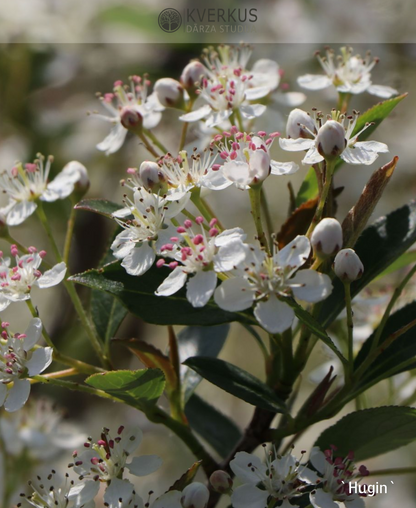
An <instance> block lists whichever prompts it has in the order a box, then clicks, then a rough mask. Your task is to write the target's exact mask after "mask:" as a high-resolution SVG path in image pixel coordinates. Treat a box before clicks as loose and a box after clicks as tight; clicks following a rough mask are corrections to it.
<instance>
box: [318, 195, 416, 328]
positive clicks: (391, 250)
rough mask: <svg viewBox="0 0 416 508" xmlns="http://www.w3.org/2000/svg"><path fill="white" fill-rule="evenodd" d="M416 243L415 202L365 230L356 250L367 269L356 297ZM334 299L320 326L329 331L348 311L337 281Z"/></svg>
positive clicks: (354, 292) (324, 310) (326, 303)
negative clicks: (338, 317) (344, 310)
mask: <svg viewBox="0 0 416 508" xmlns="http://www.w3.org/2000/svg"><path fill="white" fill-rule="evenodd" d="M415 241H416V202H414V201H411V202H410V203H409V204H407V205H405V206H403V207H401V208H399V209H397V210H395V211H394V212H391V213H390V214H388V215H387V216H385V217H381V218H380V219H378V220H377V221H376V222H375V223H374V224H373V225H371V226H369V227H368V228H366V229H365V230H364V231H363V233H362V235H361V236H360V238H359V239H358V241H357V243H356V244H355V247H354V250H355V252H356V253H357V254H358V256H359V257H360V259H361V261H362V263H363V265H364V273H363V276H362V277H361V279H358V280H357V281H355V282H353V283H352V284H351V294H352V296H353V297H354V296H355V295H357V294H358V293H359V292H360V291H361V290H362V289H363V288H364V287H365V286H367V285H368V284H369V283H370V282H371V281H372V280H373V279H374V278H375V277H377V275H379V274H380V273H382V272H383V271H384V270H385V269H386V268H387V267H388V266H390V265H391V264H392V263H393V262H394V261H395V260H396V259H397V258H398V257H400V256H401V255H402V254H403V253H404V252H406V251H407V250H408V249H409V247H411V246H412V245H413V243H414V242H415ZM333 286H334V288H333V290H332V293H331V296H330V297H329V298H327V299H326V300H325V301H324V302H323V304H322V308H321V312H320V316H319V322H320V323H321V325H322V326H323V327H324V328H327V327H328V326H329V325H330V324H331V323H332V322H333V321H334V319H335V318H336V317H337V316H338V314H339V313H340V312H341V311H342V309H343V308H344V307H345V296H344V285H343V283H342V282H341V281H340V280H339V279H337V278H335V279H334V280H333Z"/></svg>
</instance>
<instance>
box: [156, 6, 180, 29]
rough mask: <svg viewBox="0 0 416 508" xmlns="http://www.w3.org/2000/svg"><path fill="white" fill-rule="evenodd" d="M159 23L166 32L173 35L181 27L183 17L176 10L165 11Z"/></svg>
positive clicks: (161, 14) (160, 16) (160, 15)
mask: <svg viewBox="0 0 416 508" xmlns="http://www.w3.org/2000/svg"><path fill="white" fill-rule="evenodd" d="M157 21H158V23H159V26H160V28H161V29H162V30H163V31H164V32H168V33H173V32H176V30H178V29H179V27H180V26H181V24H182V16H181V15H180V13H179V12H178V11H177V10H176V9H164V10H163V11H162V12H161V13H160V14H159V18H158V20H157Z"/></svg>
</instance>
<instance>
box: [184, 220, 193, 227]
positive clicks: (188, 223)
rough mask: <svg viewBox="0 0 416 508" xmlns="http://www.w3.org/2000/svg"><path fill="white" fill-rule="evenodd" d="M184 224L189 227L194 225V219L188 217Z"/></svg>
mask: <svg viewBox="0 0 416 508" xmlns="http://www.w3.org/2000/svg"><path fill="white" fill-rule="evenodd" d="M183 225H184V226H185V227H186V228H187V229H188V228H191V227H192V221H191V220H189V219H186V220H185V222H184V223H183Z"/></svg>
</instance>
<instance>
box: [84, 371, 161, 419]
mask: <svg viewBox="0 0 416 508" xmlns="http://www.w3.org/2000/svg"><path fill="white" fill-rule="evenodd" d="M85 382H86V383H87V384H88V385H90V386H93V387H94V388H97V389H99V390H103V391H104V392H106V393H108V394H110V395H113V396H114V397H117V398H118V399H121V400H123V401H124V402H126V403H127V404H128V405H130V406H133V407H135V408H138V409H141V410H142V411H145V412H146V408H148V407H150V406H152V405H154V404H155V403H156V402H157V400H158V399H159V397H160V396H161V395H162V393H163V390H164V388H165V376H164V374H163V372H162V371H161V370H159V369H142V370H134V371H133V370H115V371H111V372H104V373H103V374H94V375H92V376H90V377H89V378H87V379H86V380H85Z"/></svg>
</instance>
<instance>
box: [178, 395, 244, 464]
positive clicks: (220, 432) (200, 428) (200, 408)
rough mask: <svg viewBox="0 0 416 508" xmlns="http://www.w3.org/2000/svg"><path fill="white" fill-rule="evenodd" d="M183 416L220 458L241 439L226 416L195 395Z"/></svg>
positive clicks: (239, 433) (238, 430) (234, 426)
mask: <svg viewBox="0 0 416 508" xmlns="http://www.w3.org/2000/svg"><path fill="white" fill-rule="evenodd" d="M185 414H186V417H187V418H188V422H189V425H190V426H191V428H192V429H193V430H194V431H195V432H197V433H198V434H199V435H200V436H201V437H202V438H203V439H205V441H207V443H209V444H210V445H211V446H212V447H213V448H214V450H215V451H216V452H217V453H218V454H219V455H220V456H221V457H226V456H227V455H228V454H229V453H230V452H231V451H232V450H233V448H234V447H235V445H236V444H237V443H238V441H239V440H240V438H241V431H240V429H239V428H238V427H237V425H236V424H235V423H234V422H233V421H232V420H230V419H229V418H228V416H226V415H224V414H223V413H221V412H220V411H218V409H216V408H215V407H213V406H211V404H208V402H206V401H205V400H203V399H201V397H199V396H198V395H196V394H195V393H194V394H193V395H192V396H191V397H190V399H189V400H188V403H187V404H186V406H185Z"/></svg>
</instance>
